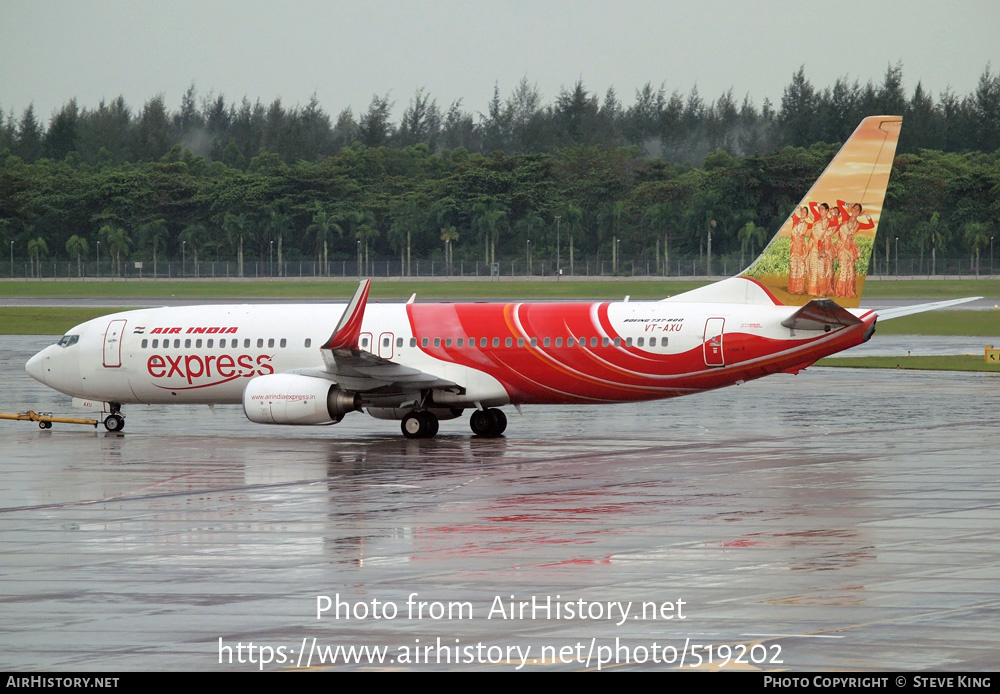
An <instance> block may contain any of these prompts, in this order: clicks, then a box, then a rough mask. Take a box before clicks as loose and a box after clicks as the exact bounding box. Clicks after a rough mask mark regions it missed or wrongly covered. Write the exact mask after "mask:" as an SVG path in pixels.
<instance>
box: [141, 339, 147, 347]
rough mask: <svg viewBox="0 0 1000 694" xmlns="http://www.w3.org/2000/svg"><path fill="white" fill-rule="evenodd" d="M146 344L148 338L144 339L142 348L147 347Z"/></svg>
mask: <svg viewBox="0 0 1000 694" xmlns="http://www.w3.org/2000/svg"><path fill="white" fill-rule="evenodd" d="M146 344H147V340H143V341H142V348H143V349H146Z"/></svg>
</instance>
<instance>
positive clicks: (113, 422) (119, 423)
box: [104, 414, 125, 431]
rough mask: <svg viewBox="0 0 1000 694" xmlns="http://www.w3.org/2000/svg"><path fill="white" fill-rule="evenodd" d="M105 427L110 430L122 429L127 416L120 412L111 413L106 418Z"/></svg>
mask: <svg viewBox="0 0 1000 694" xmlns="http://www.w3.org/2000/svg"><path fill="white" fill-rule="evenodd" d="M104 428H105V429H107V430H108V431H121V430H122V429H124V428H125V418H124V417H122V416H121V415H120V414H109V415H108V416H107V417H105V418H104Z"/></svg>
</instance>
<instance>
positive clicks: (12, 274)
mask: <svg viewBox="0 0 1000 694" xmlns="http://www.w3.org/2000/svg"><path fill="white" fill-rule="evenodd" d="M992 243H993V239H990V255H991V256H992V254H993V245H992ZM991 265H992V261H991ZM991 273H992V270H991ZM10 278H11V279H14V239H11V240H10Z"/></svg>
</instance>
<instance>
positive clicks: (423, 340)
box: [420, 337, 429, 347]
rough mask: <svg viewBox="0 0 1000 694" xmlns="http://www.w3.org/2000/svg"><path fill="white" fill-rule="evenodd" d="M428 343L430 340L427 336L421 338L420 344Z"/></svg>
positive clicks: (425, 344) (424, 345)
mask: <svg viewBox="0 0 1000 694" xmlns="http://www.w3.org/2000/svg"><path fill="white" fill-rule="evenodd" d="M428 344H429V341H428V340H427V338H426V337H423V338H421V339H420V346H421V347H426V346H427V345H428Z"/></svg>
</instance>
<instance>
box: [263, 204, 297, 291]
mask: <svg viewBox="0 0 1000 694" xmlns="http://www.w3.org/2000/svg"><path fill="white" fill-rule="evenodd" d="M268 223H269V226H270V231H271V238H272V239H273V238H275V237H277V239H278V274H279V275H283V274H284V267H285V266H284V263H283V262H282V259H283V256H282V241H283V240H284V238H285V233H286V232H287V231H288V230H289V228H290V227H291V226H292V218H291V216H289V215H287V214H285V213H284V212H282V211H281V209H280V208H279V207H278V206H277V205H275V206H273V207H271V208H270V209H269V210H268Z"/></svg>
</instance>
